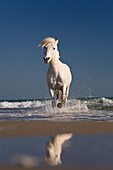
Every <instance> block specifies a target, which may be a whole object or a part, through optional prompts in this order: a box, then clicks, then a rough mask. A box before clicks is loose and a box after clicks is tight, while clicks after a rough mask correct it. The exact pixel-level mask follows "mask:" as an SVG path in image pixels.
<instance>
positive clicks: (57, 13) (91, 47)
mask: <svg viewBox="0 0 113 170" xmlns="http://www.w3.org/2000/svg"><path fill="white" fill-rule="evenodd" d="M48 36H52V37H54V38H55V39H59V44H58V47H59V51H60V56H61V61H63V62H65V63H67V64H68V65H69V66H70V68H71V71H72V74H73V82H72V84H71V89H70V97H89V96H113V1H112V0H1V1H0V100H2V99H3V100H5V99H29V98H30V99H36V98H49V93H48V87H47V85H46V80H45V77H46V72H47V69H48V65H46V64H45V63H44V62H43V52H42V50H41V48H37V45H38V43H39V42H40V41H41V40H42V39H44V38H46V37H48Z"/></svg>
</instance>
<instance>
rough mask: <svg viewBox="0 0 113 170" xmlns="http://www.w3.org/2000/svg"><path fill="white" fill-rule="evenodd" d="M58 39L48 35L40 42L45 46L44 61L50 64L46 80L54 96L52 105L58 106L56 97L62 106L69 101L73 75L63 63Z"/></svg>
mask: <svg viewBox="0 0 113 170" xmlns="http://www.w3.org/2000/svg"><path fill="white" fill-rule="evenodd" d="M57 44H58V40H55V39H54V38H51V37H48V38H45V39H44V40H42V41H41V43H40V44H39V46H40V45H42V49H43V48H44V62H45V63H46V64H49V69H48V72H47V76H46V80H47V84H48V87H49V92H50V95H51V98H52V107H53V108H54V107H56V98H55V95H56V96H57V98H58V99H59V100H60V103H58V104H57V107H59V108H61V107H62V106H63V105H64V104H65V103H66V101H67V97H68V93H69V87H70V83H71V81H72V75H71V71H70V69H69V67H68V66H67V65H66V64H64V63H62V62H61V61H60V60H59V58H60V56H59V52H58V49H57Z"/></svg>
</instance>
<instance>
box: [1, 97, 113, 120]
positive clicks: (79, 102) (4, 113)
mask: <svg viewBox="0 0 113 170" xmlns="http://www.w3.org/2000/svg"><path fill="white" fill-rule="evenodd" d="M5 120H51V121H53V120H54V121H113V98H106V97H100V98H80V99H74V98H73V99H68V101H67V104H66V105H65V106H64V107H63V108H61V109H59V108H57V107H56V108H54V109H53V108H52V106H51V100H47V99H43V100H39V99H37V100H6V101H0V121H5Z"/></svg>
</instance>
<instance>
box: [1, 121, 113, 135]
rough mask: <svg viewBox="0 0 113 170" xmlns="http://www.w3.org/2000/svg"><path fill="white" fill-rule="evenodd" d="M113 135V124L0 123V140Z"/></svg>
mask: <svg viewBox="0 0 113 170" xmlns="http://www.w3.org/2000/svg"><path fill="white" fill-rule="evenodd" d="M60 133H73V134H75V135H93V134H113V122H93V121H92V122H62V121H61V122H57V121H3V122H0V138H8V137H22V136H24V137H25V136H37V135H41V136H42V135H49V136H50V135H56V134H60Z"/></svg>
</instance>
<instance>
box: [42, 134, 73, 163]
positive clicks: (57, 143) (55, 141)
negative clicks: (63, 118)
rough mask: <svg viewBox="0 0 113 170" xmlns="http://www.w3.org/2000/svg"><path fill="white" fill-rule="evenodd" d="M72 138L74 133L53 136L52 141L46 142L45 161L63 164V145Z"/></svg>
mask: <svg viewBox="0 0 113 170" xmlns="http://www.w3.org/2000/svg"><path fill="white" fill-rule="evenodd" d="M71 138H72V133H65V134H59V135H56V136H55V137H54V138H51V141H50V142H47V144H46V157H45V161H46V162H47V163H48V164H49V165H53V166H54V165H58V164H61V163H62V162H61V158H60V157H61V153H62V145H63V143H64V142H65V141H67V140H69V139H71Z"/></svg>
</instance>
